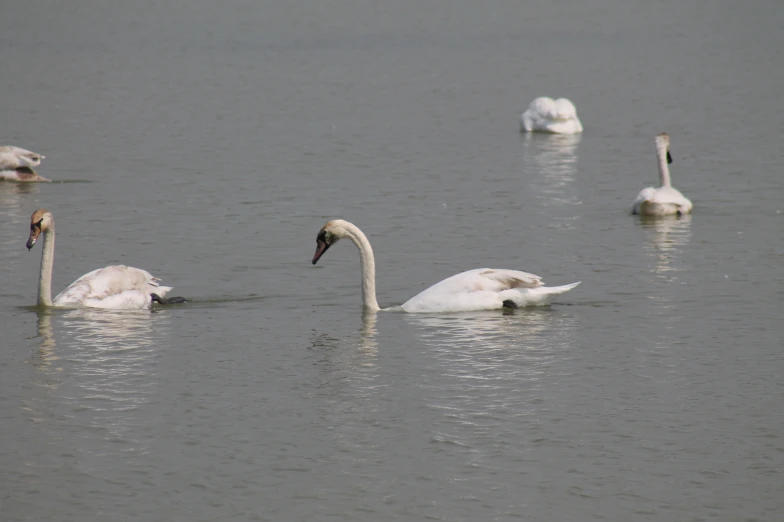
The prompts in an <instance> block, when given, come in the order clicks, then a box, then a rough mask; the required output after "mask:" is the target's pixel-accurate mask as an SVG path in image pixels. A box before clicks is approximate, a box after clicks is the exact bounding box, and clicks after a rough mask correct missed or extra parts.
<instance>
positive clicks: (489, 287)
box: [313, 219, 580, 313]
mask: <svg viewBox="0 0 784 522" xmlns="http://www.w3.org/2000/svg"><path fill="white" fill-rule="evenodd" d="M341 238H349V239H351V241H352V242H353V243H354V244H355V245H356V246H357V248H358V249H359V256H360V265H361V270H362V303H363V305H364V306H365V308H367V309H369V310H373V311H378V310H380V307H379V306H378V301H377V300H376V266H375V257H374V255H373V248H372V247H371V246H370V242H369V241H368V239H367V237H366V236H365V234H364V233H363V232H362V231H361V230H360V229H359V227H357V226H356V225H354V224H353V223H349V222H348V221H344V220H342V219H336V220H333V221H330V222H328V223H327V224H326V225H324V227H322V229H321V230H320V231H319V234H318V237H317V240H316V241H317V247H316V253H315V255H314V256H313V264H316V262H317V261H318V259H319V258H320V257H321V256H322V255H323V254H324V252H326V250H327V249H328V248H329V247H330V246H332V245H333V244H335V243H336V242H337V241H338V240H340V239H341ZM578 284H580V283H572V284H570V285H564V286H556V287H547V286H544V282H543V281H542V280H541V278H540V277H539V276H537V275H534V274H529V273H527V272H520V271H518V270H503V269H493V268H477V269H474V270H468V271H467V272H462V273H459V274H456V275H453V276H452V277H449V278H447V279H444V280H443V281H441V282H440V283H437V284H435V285H433V286H431V287H430V288H428V289H426V290H424V291H423V292H420V293H419V294H417V295H416V296H414V297H412V298H411V299H409V300H408V301H406V302H405V303H403V304H402V305H401V306H400V307H398V308H390V309H388V310H395V309H402V310H403V311H406V312H412V313H432V312H470V311H477V310H493V309H498V308H503V307H504V306H517V307H523V306H542V305H546V304H549V303H550V301H551V300H552V298H553V297H555V296H556V295H559V294H562V293H564V292H567V291H569V290H571V289H572V288H574V287H575V286H577V285H578Z"/></svg>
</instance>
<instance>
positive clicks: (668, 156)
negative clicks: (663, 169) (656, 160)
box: [667, 151, 672, 164]
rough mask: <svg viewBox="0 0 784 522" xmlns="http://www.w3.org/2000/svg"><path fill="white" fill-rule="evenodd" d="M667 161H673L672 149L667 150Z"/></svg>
mask: <svg viewBox="0 0 784 522" xmlns="http://www.w3.org/2000/svg"><path fill="white" fill-rule="evenodd" d="M667 163H668V164H669V163H672V156H670V151H667Z"/></svg>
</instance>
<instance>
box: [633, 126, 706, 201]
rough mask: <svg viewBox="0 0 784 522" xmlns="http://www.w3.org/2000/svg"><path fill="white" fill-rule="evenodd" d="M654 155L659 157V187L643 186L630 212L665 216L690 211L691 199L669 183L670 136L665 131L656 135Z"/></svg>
mask: <svg viewBox="0 0 784 522" xmlns="http://www.w3.org/2000/svg"><path fill="white" fill-rule="evenodd" d="M656 155H657V156H658V158H659V182H660V183H661V187H659V188H653V187H648V188H644V189H642V190H641V191H640V193H639V194H638V195H637V199H635V200H634V205H633V206H632V214H640V215H643V216H667V215H672V214H677V215H679V216H680V215H681V214H688V213H690V212H691V209H692V204H691V201H689V200H688V199H686V197H685V196H684V195H683V194H681V192H680V191H679V190H678V189H676V188H673V186H672V185H671V184H670V167H669V166H668V164H669V163H672V156H670V137H669V136H668V135H667V133H666V132H662V133H661V134H659V135H657V136H656Z"/></svg>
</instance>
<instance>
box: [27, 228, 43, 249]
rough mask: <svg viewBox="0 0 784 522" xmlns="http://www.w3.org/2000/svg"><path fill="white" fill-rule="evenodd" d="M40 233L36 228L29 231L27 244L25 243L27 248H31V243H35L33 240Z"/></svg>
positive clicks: (36, 238)
mask: <svg viewBox="0 0 784 522" xmlns="http://www.w3.org/2000/svg"><path fill="white" fill-rule="evenodd" d="M40 233H41V232H39V231H38V230H33V231H31V232H30V237H28V238H27V244H26V245H25V246H26V247H27V250H30V249H31V248H33V245H35V242H36V241H37V240H38V234H40Z"/></svg>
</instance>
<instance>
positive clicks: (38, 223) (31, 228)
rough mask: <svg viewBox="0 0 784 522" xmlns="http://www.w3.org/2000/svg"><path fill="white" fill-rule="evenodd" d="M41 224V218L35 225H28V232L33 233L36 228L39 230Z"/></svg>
mask: <svg viewBox="0 0 784 522" xmlns="http://www.w3.org/2000/svg"><path fill="white" fill-rule="evenodd" d="M43 222H44V220H43V218H41V219H39V220H38V222H37V223H33V224H31V225H30V230H32V231H35V229H36V228H37V229H38V230H41V223H43Z"/></svg>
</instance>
